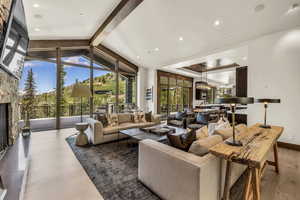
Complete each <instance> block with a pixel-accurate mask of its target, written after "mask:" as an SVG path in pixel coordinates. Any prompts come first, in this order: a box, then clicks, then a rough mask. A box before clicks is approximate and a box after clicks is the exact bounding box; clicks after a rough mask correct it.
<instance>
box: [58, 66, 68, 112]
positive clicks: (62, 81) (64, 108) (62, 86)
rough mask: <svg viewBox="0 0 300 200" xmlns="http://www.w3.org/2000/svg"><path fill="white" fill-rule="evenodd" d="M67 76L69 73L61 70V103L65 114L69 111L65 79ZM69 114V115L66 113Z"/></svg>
mask: <svg viewBox="0 0 300 200" xmlns="http://www.w3.org/2000/svg"><path fill="white" fill-rule="evenodd" d="M66 75H67V72H66V71H65V69H64V68H63V69H62V70H61V80H60V81H61V82H60V84H61V102H60V105H61V113H62V114H64V113H65V112H66V111H67V109H66V106H67V101H66V97H65V77H66ZM66 114H67V113H66Z"/></svg>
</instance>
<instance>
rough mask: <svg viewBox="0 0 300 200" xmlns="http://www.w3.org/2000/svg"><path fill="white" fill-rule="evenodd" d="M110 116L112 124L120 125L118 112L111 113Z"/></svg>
mask: <svg viewBox="0 0 300 200" xmlns="http://www.w3.org/2000/svg"><path fill="white" fill-rule="evenodd" d="M109 118H110V124H109V125H110V126H117V125H119V123H118V114H110V115H109Z"/></svg>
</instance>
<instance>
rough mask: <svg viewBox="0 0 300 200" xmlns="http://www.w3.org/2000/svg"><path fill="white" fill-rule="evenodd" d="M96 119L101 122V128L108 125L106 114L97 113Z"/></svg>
mask: <svg viewBox="0 0 300 200" xmlns="http://www.w3.org/2000/svg"><path fill="white" fill-rule="evenodd" d="M97 120H98V121H99V122H101V123H102V125H103V128H105V127H107V126H108V124H109V123H108V119H107V116H106V114H97Z"/></svg>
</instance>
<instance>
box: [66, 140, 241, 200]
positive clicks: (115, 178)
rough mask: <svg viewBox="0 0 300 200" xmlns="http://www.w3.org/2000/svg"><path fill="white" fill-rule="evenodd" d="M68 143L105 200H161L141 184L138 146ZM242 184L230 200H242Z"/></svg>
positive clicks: (121, 142)
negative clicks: (85, 145) (77, 144)
mask: <svg viewBox="0 0 300 200" xmlns="http://www.w3.org/2000/svg"><path fill="white" fill-rule="evenodd" d="M66 140H67V142H68V144H69V145H70V147H71V149H72V150H73V152H74V154H75V156H76V157H77V159H78V160H79V162H80V163H81V165H82V166H83V168H84V169H85V171H86V172H87V174H88V176H89V177H90V179H91V180H92V182H93V183H94V184H95V186H96V188H97V189H98V191H99V192H100V193H101V195H102V196H103V198H104V199H105V200H160V198H159V197H158V196H157V195H155V194H154V193H152V192H151V191H150V190H149V189H148V188H147V187H145V186H144V185H143V184H142V183H141V182H139V180H138V145H128V142H127V141H126V140H125V141H124V140H123V141H120V142H111V143H106V144H101V145H96V146H88V147H78V146H76V145H75V137H69V138H67V139H66ZM243 180H244V176H241V178H240V179H239V180H238V181H237V183H236V184H235V185H234V186H233V187H232V188H231V192H230V199H231V200H240V199H242V192H243Z"/></svg>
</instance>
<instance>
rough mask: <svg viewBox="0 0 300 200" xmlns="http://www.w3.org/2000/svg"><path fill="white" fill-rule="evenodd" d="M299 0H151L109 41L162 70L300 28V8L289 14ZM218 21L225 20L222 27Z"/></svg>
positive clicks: (107, 42) (125, 53)
mask: <svg viewBox="0 0 300 200" xmlns="http://www.w3.org/2000/svg"><path fill="white" fill-rule="evenodd" d="M295 1H297V0H251V1H241V0H226V1H220V0H188V1H183V0H163V1H162V0H145V1H144V2H143V3H142V4H141V5H140V6H139V7H138V8H136V9H135V10H134V12H133V13H131V14H130V15H129V16H128V17H127V18H126V19H125V20H124V21H123V22H122V23H121V24H120V25H119V26H118V27H117V28H116V29H115V30H114V31H113V32H112V33H111V34H110V35H109V36H108V37H107V38H106V39H105V41H104V45H106V46H108V47H109V48H111V49H113V50H114V51H117V52H118V53H120V54H121V55H123V56H125V57H127V58H128V59H130V60H131V61H134V62H135V63H137V64H139V65H140V66H144V67H155V68H157V67H158V68H160V67H162V66H168V65H171V64H175V63H178V62H181V61H185V60H188V59H189V58H190V57H192V56H194V55H203V56H205V55H209V52H211V51H214V50H215V49H219V48H224V47H228V46H232V45H236V44H239V43H241V42H243V41H248V40H250V39H253V38H256V37H258V36H261V35H264V34H268V33H271V32H276V31H281V30H285V29H289V28H292V27H295V26H299V25H300V12H296V13H293V14H289V15H288V14H286V13H287V11H288V9H289V8H290V7H291V5H292V4H293V3H295ZM261 3H264V4H265V9H264V10H263V11H261V12H259V13H256V12H255V11H254V8H255V7H256V6H257V5H258V4H261ZM216 19H218V20H220V21H221V25H220V26H219V27H217V28H216V27H214V26H213V24H214V21H215V20H216ZM179 37H183V41H179ZM155 48H159V51H154V49H155ZM137 56H139V57H140V59H138V58H137Z"/></svg>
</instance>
